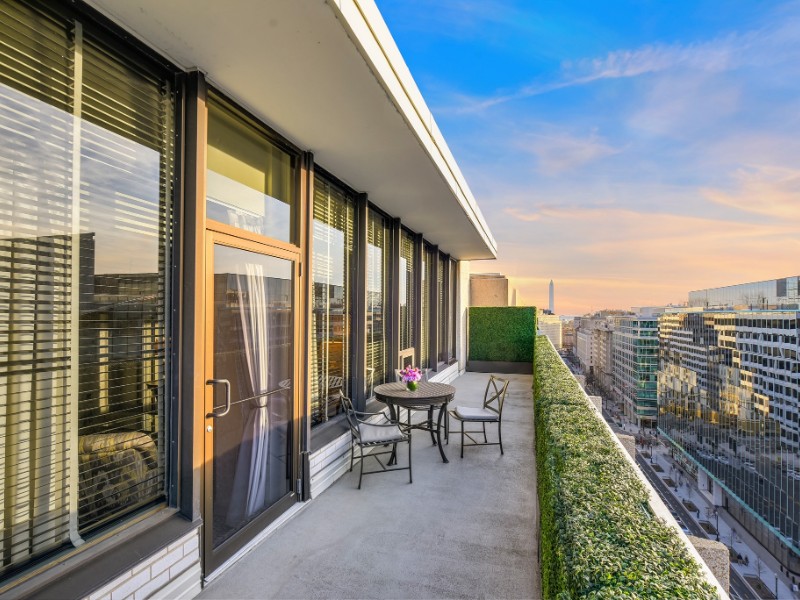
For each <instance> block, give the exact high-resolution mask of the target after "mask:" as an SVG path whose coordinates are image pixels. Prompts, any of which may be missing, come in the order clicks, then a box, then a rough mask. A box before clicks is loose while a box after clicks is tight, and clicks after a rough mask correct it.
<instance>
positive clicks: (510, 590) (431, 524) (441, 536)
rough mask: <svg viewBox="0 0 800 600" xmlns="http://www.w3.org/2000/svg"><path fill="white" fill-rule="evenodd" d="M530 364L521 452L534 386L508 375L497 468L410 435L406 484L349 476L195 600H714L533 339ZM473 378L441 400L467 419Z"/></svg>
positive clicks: (623, 457) (485, 455)
mask: <svg viewBox="0 0 800 600" xmlns="http://www.w3.org/2000/svg"><path fill="white" fill-rule="evenodd" d="M534 365H535V369H534V375H535V378H536V393H537V394H538V397H537V403H536V406H537V411H536V419H535V426H536V430H537V432H538V439H537V441H536V444H535V445H534V410H533V408H534V402H533V391H532V384H533V378H532V377H531V376H530V375H518V374H517V375H507V377H508V378H509V379H511V384H510V386H509V392H508V396H507V399H506V407H505V410H504V419H503V422H504V425H503V434H504V446H505V449H506V453H505V455H504V456H501V455H500V452H499V449H498V448H497V447H488V448H470V449H467V450H466V452H465V457H464V458H463V459H460V458H459V457H458V452H459V450H460V447H459V441H458V436H457V435H454V436H453V438H452V440H451V443H450V445H449V446H448V448H447V452H448V455H449V457H450V459H451V462H450V463H449V464H444V463H442V462H441V460H440V458H439V453H438V452H437V451H436V449H435V448H434V447H432V446H431V443H430V438H428V437H426V434H422V433H416V434H415V436H414V444H413V464H414V483H413V484H412V485H409V484H408V483H407V474H406V473H404V472H399V473H393V474H384V475H380V476H376V477H368V478H366V479H365V482H364V486H363V489H362V490H360V491H359V490H357V489H356V486H357V479H358V477H357V474H356V473H355V471H354V472H353V473H347V474H346V475H345V476H344V477H342V478H341V479H339V480H338V481H337V482H336V483H334V484H333V485H332V486H331V487H330V488H328V489H327V490H326V491H325V492H324V493H322V494H320V495H319V496H318V497H317V498H315V499H314V500H313V501H312V502H309V503H306V504H305V505H303V506H302V507H301V508H300V509H299V514H297V516H296V518H293V519H291V520H289V521H288V522H286V523H285V524H284V525H282V526H281V527H279V528H277V529H276V530H274V531H273V532H272V533H271V534H270V535H269V536H268V537H267V538H266V539H265V540H263V541H262V542H261V543H260V544H258V545H257V546H255V547H253V548H252V549H251V550H250V551H249V553H248V554H247V555H246V556H244V557H243V558H242V559H241V560H239V561H238V562H236V563H235V564H234V565H233V566H232V567H231V568H230V569H228V570H227V571H224V572H223V573H222V574H221V575H219V576H218V577H216V578H215V579H214V580H213V581H212V582H211V583H210V584H209V585H208V586H207V587H206V588H205V590H204V591H203V593H202V594H201V596H200V597H202V598H230V597H237V598H262V597H280V598H285V597H325V598H329V597H374V598H396V597H402V598H444V597H448V598H455V597H506V598H545V597H555V596H557V595H559V594H562V595H563V596H564V597H573V598H578V597H591V598H619V597H647V598H664V599H666V598H677V597H681V598H716V597H722V598H724V597H726V594H725V593H724V592H723V591H722V589H721V588H720V587H719V584H718V583H717V581H716V579H714V577H713V576H712V575H711V573H710V571H709V570H708V568H707V567H706V566H705V564H704V563H703V562H702V560H701V559H700V557H699V555H698V554H697V552H696V551H695V550H694V549H693V548H692V547H691V545H690V544H689V542H688V540H687V538H686V537H685V536H684V535H683V533H682V532H680V530H679V527H678V525H677V524H676V523H675V522H674V520H672V518H671V517H670V515H669V512H668V510H667V509H666V507H665V506H664V505H663V504H662V503H661V502H660V500H659V499H658V497H657V496H656V494H655V492H654V491H653V490H652V488H651V487H650V486H649V484H647V483H646V480H645V479H644V477H643V476H642V475H641V473H640V472H639V471H638V469H637V468H636V467H635V464H634V463H633V460H632V459H631V458H630V457H629V456H628V454H627V453H626V452H625V451H624V449H623V447H622V444H621V443H620V442H619V440H617V438H616V437H614V436H613V435H612V434H611V431H610V429H609V428H608V427H607V426H606V425H605V423H604V422H603V421H602V420H601V419H600V418H599V416H598V414H597V411H596V410H595V409H594V408H593V406H592V404H591V402H590V401H589V399H588V398H587V397H586V395H585V394H584V393H583V391H582V390H581V388H580V386H579V385H578V383H577V381H576V380H575V379H574V378H573V377H572V375H571V373H570V371H569V369H568V368H567V367H566V365H565V364H564V363H563V362H562V361H561V359H560V357H559V356H558V354H557V352H556V351H555V349H554V348H553V347H552V345H551V344H550V343H549V341H548V340H547V339H546V338H544V337H540V338H539V339H538V340H537V350H536V356H535V360H534ZM486 378H487V375H485V374H481V373H470V372H468V373H465V374H463V375H462V376H461V377H459V378H458V379H456V380H455V381H454V382H453V385H455V387H456V389H457V393H456V399H455V401H454V402H455V403H457V404H463V405H467V406H478V405H480V403H481V400H482V394H483V389H484V387H485V382H486ZM490 433H491V430H490ZM537 469H538V474H537ZM537 480H538V484H537ZM537 485H538V497H537ZM540 503H541V506H540ZM540 523H541V530H540ZM539 549H541V554H540V550H539ZM266 566H268V568H265V567H266Z"/></svg>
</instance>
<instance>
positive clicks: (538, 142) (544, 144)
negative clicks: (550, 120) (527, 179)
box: [517, 132, 619, 175]
mask: <svg viewBox="0 0 800 600" xmlns="http://www.w3.org/2000/svg"><path fill="white" fill-rule="evenodd" d="M517 146H519V147H521V148H522V149H523V150H525V151H527V152H530V153H532V154H533V155H535V156H536V158H537V160H538V166H539V170H540V171H541V172H542V173H545V174H546V175H556V174H559V173H563V172H565V171H570V170H572V169H575V168H577V167H580V166H582V165H585V164H587V163H590V162H593V161H595V160H599V159H601V158H605V157H607V156H611V155H613V154H617V153H618V152H619V150H618V149H616V148H613V147H612V146H610V145H609V144H607V143H606V142H605V141H603V140H602V139H601V138H600V136H598V135H597V133H592V134H591V135H590V136H589V137H587V138H579V137H575V136H573V135H570V134H568V133H562V132H558V133H551V134H530V135H528V136H526V137H525V138H524V139H523V140H519V141H518V142H517Z"/></svg>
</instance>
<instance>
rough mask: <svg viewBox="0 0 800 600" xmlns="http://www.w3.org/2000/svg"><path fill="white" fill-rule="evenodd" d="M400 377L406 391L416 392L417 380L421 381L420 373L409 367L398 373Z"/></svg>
mask: <svg viewBox="0 0 800 600" xmlns="http://www.w3.org/2000/svg"><path fill="white" fill-rule="evenodd" d="M400 377H402V378H403V382H405V384H406V388H408V391H410V392H414V391H416V390H417V384H418V383H419V380H420V379H422V371H420V370H419V369H417V368H416V367H412V366H411V365H409V366H407V367H405V368H404V369H402V370H401V371H400Z"/></svg>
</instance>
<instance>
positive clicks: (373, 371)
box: [365, 211, 390, 398]
mask: <svg viewBox="0 0 800 600" xmlns="http://www.w3.org/2000/svg"><path fill="white" fill-rule="evenodd" d="M389 237H390V232H389V229H388V224H387V222H386V219H384V218H383V217H382V216H381V215H380V214H379V213H376V212H374V211H370V212H369V219H368V223H367V348H366V350H367V366H366V369H367V372H366V374H365V382H366V395H367V397H368V398H369V397H370V396H372V390H373V389H374V387H375V386H376V385H380V384H381V383H384V382H385V381H386V362H387V360H386V359H387V356H386V352H387V345H386V324H387V322H386V320H387V318H388V315H387V311H386V305H387V301H388V292H387V290H388V281H387V277H388V274H389V270H388V268H389Z"/></svg>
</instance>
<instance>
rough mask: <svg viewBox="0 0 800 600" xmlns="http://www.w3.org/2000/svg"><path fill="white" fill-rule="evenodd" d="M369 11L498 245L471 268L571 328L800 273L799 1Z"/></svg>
mask: <svg viewBox="0 0 800 600" xmlns="http://www.w3.org/2000/svg"><path fill="white" fill-rule="evenodd" d="M378 4H379V6H380V8H381V11H382V12H383V14H384V18H385V19H386V21H387V23H388V25H389V27H390V29H391V31H392V32H393V34H394V36H395V39H396V41H397V43H398V46H399V47H400V50H401V51H402V52H403V55H404V57H405V59H406V62H407V63H408V65H409V67H410V69H411V71H412V73H414V76H415V78H416V80H417V83H418V84H419V86H420V88H421V90H422V92H423V94H424V95H425V97H426V98H428V103H429V105H430V106H431V109H432V111H433V114H434V116H435V118H436V120H437V123H438V125H439V126H440V128H441V129H442V130H443V132H444V133H445V135H446V137H447V139H448V142H449V144H450V146H451V149H452V150H453V153H454V154H455V156H456V157H457V159H458V160H459V163H460V164H461V166H462V170H463V171H464V174H465V176H466V178H467V180H468V182H469V184H470V186H471V187H472V189H473V191H474V193H475V195H476V197H477V198H478V199H479V201H480V202H481V205H482V207H483V212H484V215H485V217H486V219H487V221H488V223H489V225H490V227H491V228H492V230H493V231H495V232H496V234H497V238H498V243H499V248H500V253H499V257H498V258H499V260H498V261H496V262H485V263H480V262H473V263H472V271H473V272H485V271H502V272H503V273H505V274H506V275H507V276H508V277H509V279H510V280H511V285H512V286H514V287H515V288H517V289H518V290H519V291H520V294H521V296H522V297H523V299H524V300H525V302H526V303H530V304H535V305H537V306H541V307H545V306H547V305H548V283H549V281H550V279H554V280H555V281H557V282H558V286H559V303H558V304H559V312H560V313H562V314H576V315H579V314H585V313H589V312H592V311H594V310H599V309H603V308H627V307H630V306H637V305H659V304H668V303H679V302H684V301H685V300H686V295H687V293H688V291H689V290H694V289H700V288H706V287H717V286H725V285H731V284H736V283H738V282H742V281H758V280H765V279H771V278H775V277H781V276H784V275H785V274H786V273H792V272H794V271H795V270H796V269H795V266H794V256H796V255H797V254H798V252H800V241H799V240H798V239H797V235H796V231H797V226H798V224H800V209H799V208H798V207H797V206H796V204H797V201H796V198H797V197H798V192H800V170H798V169H797V168H796V164H797V162H798V158H800V141H799V140H800V137H798V136H797V131H798V130H800V118H799V117H798V115H797V114H796V110H795V109H794V105H795V104H796V102H797V100H798V98H800V84H799V83H798V82H800V78H798V77H797V76H796V75H797V74H798V71H800V61H798V60H797V58H798V55H800V5H798V4H797V3H792V2H790V3H780V2H769V3H758V4H755V3H745V2H734V3H724V4H723V3H722V2H700V3H693V2H677V3H670V4H669V5H661V6H659V5H651V4H647V5H641V4H637V3H633V2H631V3H628V2H617V3H615V4H613V5H611V6H607V5H595V4H592V3H588V2H579V3H569V5H561V4H558V3H554V4H543V5H537V6H536V7H535V8H532V7H531V6H530V5H529V4H528V3H525V2H522V1H517V2H515V1H510V0H509V1H505V0H503V1H495V2H472V1H469V0H459V1H456V0H448V1H444V2H440V3H435V4H433V3H430V2H425V1H423V0H413V1H409V2H404V3H398V2H390V1H388V0H379V2H378ZM421 11H424V14H425V15H426V18H425V19H420V18H419V14H420V12H421Z"/></svg>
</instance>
